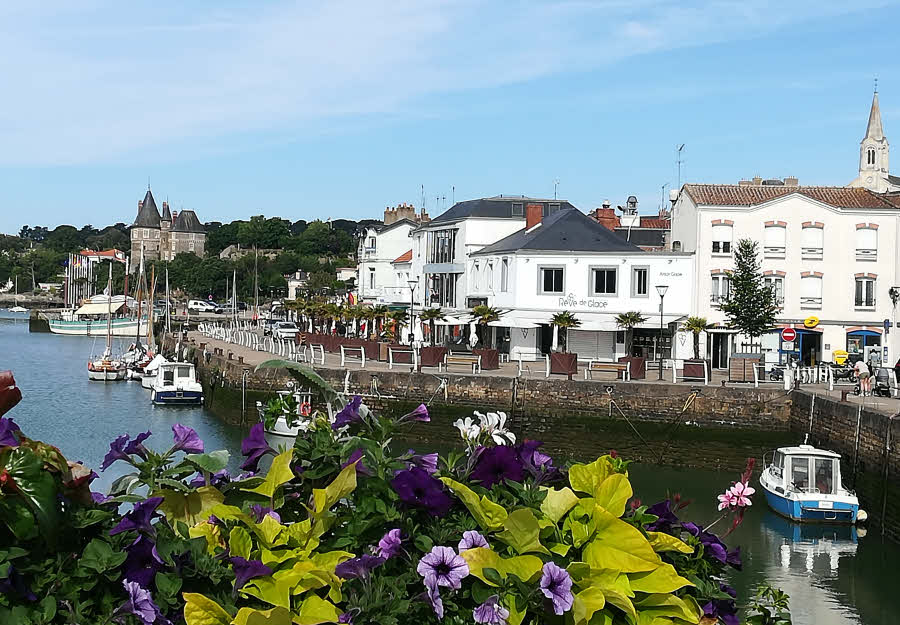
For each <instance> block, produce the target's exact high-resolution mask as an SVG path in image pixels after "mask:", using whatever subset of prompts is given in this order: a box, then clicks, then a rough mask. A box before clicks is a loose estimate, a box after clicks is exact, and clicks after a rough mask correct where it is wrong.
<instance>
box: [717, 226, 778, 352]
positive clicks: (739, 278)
mask: <svg viewBox="0 0 900 625" xmlns="http://www.w3.org/2000/svg"><path fill="white" fill-rule="evenodd" d="M728 275H729V278H730V279H731V289H730V290H729V292H728V295H727V297H725V298H724V299H723V301H722V304H721V309H722V312H723V313H725V315H726V316H727V317H728V319H729V325H730V326H731V327H732V328H735V329H736V330H739V331H740V332H741V333H742V334H745V335H747V336H749V337H750V338H751V339H755V338H759V337H760V336H762V335H763V334H765V333H766V332H768V331H769V330H771V329H772V327H773V326H774V325H775V316H776V315H777V314H778V312H779V311H780V310H781V309H780V308H779V306H778V303H777V301H776V299H775V291H774V290H773V289H772V288H770V287H767V286H766V284H765V279H764V278H763V275H762V272H761V271H760V262H759V258H758V246H757V243H756V241H753V240H751V239H741V240H740V241H738V243H737V248H736V249H735V252H734V270H733V271H731V272H729V274H728Z"/></svg>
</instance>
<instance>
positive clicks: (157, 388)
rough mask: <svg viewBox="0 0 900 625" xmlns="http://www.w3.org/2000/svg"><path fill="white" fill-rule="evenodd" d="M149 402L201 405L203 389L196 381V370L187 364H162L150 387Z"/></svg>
mask: <svg viewBox="0 0 900 625" xmlns="http://www.w3.org/2000/svg"><path fill="white" fill-rule="evenodd" d="M150 401H152V402H153V403H154V404H157V405H167V404H201V403H203V387H202V386H201V385H200V383H199V382H198V381H197V370H196V369H195V368H194V365H193V364H191V363H189V362H163V363H160V364H159V367H158V368H157V370H156V379H155V380H153V383H152V384H151V385H150Z"/></svg>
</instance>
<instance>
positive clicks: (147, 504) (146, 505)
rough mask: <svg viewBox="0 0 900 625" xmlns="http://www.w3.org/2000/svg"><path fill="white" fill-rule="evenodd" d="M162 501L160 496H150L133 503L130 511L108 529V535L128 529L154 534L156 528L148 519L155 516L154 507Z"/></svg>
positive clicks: (150, 519)
mask: <svg viewBox="0 0 900 625" xmlns="http://www.w3.org/2000/svg"><path fill="white" fill-rule="evenodd" d="M162 502H163V498H162V497H151V498H149V499H145V500H144V501H139V502H137V503H136V504H134V508H132V510H131V512H128V513H127V514H125V516H124V517H122V520H121V521H119V524H118V525H116V526H115V527H114V528H112V529H111V530H109V535H110V536H115V535H116V534H121V533H122V532H127V531H130V530H135V531H138V532H146V533H147V534H150V535H155V534H156V530H154V529H153V526H151V525H150V521H152V520H153V517H154V516H156V509H157V508H158V507H159V504H161V503H162Z"/></svg>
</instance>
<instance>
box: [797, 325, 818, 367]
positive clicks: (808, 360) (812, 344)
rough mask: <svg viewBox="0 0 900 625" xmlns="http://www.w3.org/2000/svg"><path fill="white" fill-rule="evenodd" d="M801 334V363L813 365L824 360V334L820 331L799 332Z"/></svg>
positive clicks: (808, 365)
mask: <svg viewBox="0 0 900 625" xmlns="http://www.w3.org/2000/svg"><path fill="white" fill-rule="evenodd" d="M798 334H799V335H800V336H799V338H800V363H801V364H802V365H804V366H807V367H812V366H815V365H817V364H819V363H820V362H821V361H822V335H821V334H819V333H818V332H802V331H801V332H798Z"/></svg>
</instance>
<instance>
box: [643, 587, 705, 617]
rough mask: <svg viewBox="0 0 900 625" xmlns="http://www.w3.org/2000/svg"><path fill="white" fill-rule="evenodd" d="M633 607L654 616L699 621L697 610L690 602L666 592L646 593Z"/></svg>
mask: <svg viewBox="0 0 900 625" xmlns="http://www.w3.org/2000/svg"><path fill="white" fill-rule="evenodd" d="M634 605H635V607H636V608H638V609H639V610H640V611H641V614H648V615H652V616H653V617H655V618H666V617H669V618H677V619H681V620H682V621H687V622H688V623H699V622H700V614H699V611H698V610H697V609H696V608H695V607H694V606H692V605H691V604H690V603H688V602H686V601H684V600H683V599H681V598H680V597H676V596H675V595H672V594H668V593H659V594H651V595H647V596H646V597H644V598H643V599H641V600H640V601H638V602H636V603H635V604H634Z"/></svg>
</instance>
